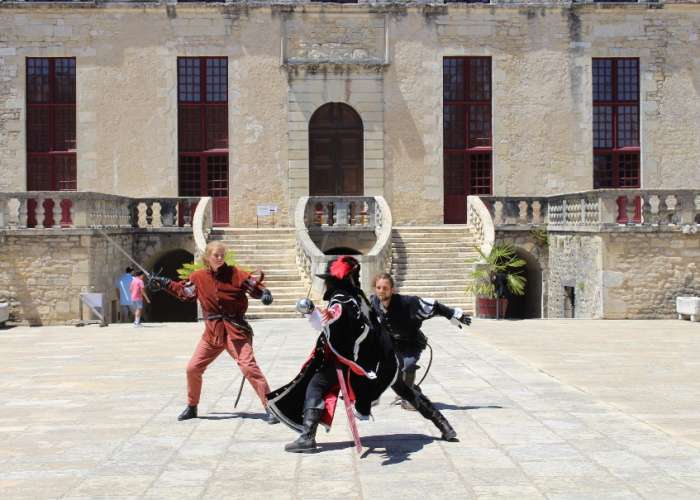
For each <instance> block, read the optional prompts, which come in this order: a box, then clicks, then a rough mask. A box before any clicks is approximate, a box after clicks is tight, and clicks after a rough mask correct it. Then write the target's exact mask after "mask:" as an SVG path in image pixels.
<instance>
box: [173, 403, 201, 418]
mask: <svg viewBox="0 0 700 500" xmlns="http://www.w3.org/2000/svg"><path fill="white" fill-rule="evenodd" d="M191 418H197V405H195V406H188V407H187V408H185V410H184V411H183V412H182V413H180V415H179V416H178V417H177V419H178V420H189V419H191Z"/></svg>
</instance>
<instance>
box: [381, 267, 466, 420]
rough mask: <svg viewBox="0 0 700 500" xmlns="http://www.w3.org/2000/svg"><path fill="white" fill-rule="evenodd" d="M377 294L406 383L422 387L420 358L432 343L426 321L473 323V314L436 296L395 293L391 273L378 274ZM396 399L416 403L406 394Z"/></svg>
mask: <svg viewBox="0 0 700 500" xmlns="http://www.w3.org/2000/svg"><path fill="white" fill-rule="evenodd" d="M373 288H374V295H372V297H371V299H370V302H371V304H372V309H374V311H375V313H376V314H377V319H378V320H379V323H380V324H381V327H382V329H383V330H384V331H385V332H386V333H387V334H388V335H389V336H390V337H391V339H392V342H393V343H394V350H395V351H396V355H397V356H398V358H399V363H400V365H401V366H400V368H401V376H402V378H403V380H404V382H406V385H407V386H409V387H411V388H414V389H417V390H420V389H418V386H416V385H415V380H416V370H417V369H418V368H419V367H418V360H419V359H420V355H421V353H422V352H423V350H424V349H425V348H426V346H427V345H428V339H427V338H426V337H425V335H424V334H423V332H422V331H421V329H420V328H421V326H422V324H423V321H425V320H426V319H429V318H432V317H433V316H443V317H445V318H447V319H449V320H450V321H451V322H452V323H454V324H456V325H457V326H458V327H459V328H462V325H470V324H471V322H472V320H471V318H470V317H469V316H468V315H467V314H466V313H465V312H464V311H462V310H461V309H460V308H454V309H453V308H451V307H447V306H446V305H444V304H441V303H440V302H438V301H436V300H432V299H422V298H420V297H416V296H414V295H401V294H398V293H395V290H394V279H393V278H392V277H391V275H390V274H387V273H382V274H379V275H377V276H376V277H375V278H374V284H373ZM396 403H400V404H401V407H402V408H404V409H406V410H413V409H414V408H413V406H412V405H411V404H410V403H409V402H408V401H406V400H404V399H402V398H400V397H399V398H397V399H396Z"/></svg>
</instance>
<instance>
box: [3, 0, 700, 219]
mask: <svg viewBox="0 0 700 500" xmlns="http://www.w3.org/2000/svg"><path fill="white" fill-rule="evenodd" d="M699 26H700V7H699V6H698V4H690V3H688V4H675V3H669V4H659V5H645V4H625V5H609V4H607V5H598V4H574V5H557V4H548V5H539V6H523V5H512V6H511V5H479V4H451V5H439V6H420V5H417V6H410V7H406V6H399V5H385V6H381V5H324V4H308V3H307V4H304V5H298V4H296V5H295V4H292V5H285V6H270V5H265V4H262V3H261V4H247V3H245V4H231V5H203V4H177V5H160V4H158V3H142V4H139V3H132V4H126V3H109V2H107V3H100V4H99V6H98V7H95V6H94V5H91V4H84V5H79V4H70V5H67V4H53V5H50V4H31V3H21V4H20V3H14V4H9V3H2V4H0V33H2V39H0V167H1V168H2V171H3V172H4V175H3V176H2V177H0V191H16V190H20V191H21V190H23V189H24V188H25V164H26V153H25V149H26V146H25V141H26V138H25V128H24V124H25V118H26V110H25V72H26V67H25V58H26V57H36V56H42V57H58V56H71V57H76V61H77V92H78V98H77V103H78V104H77V119H78V136H77V158H78V189H79V190H83V191H85V190H93V191H100V192H108V193H115V194H123V195H130V196H167V195H176V194H177V89H176V82H177V74H176V64H177V57H178V56H227V57H228V60H229V138H230V153H229V160H230V174H229V188H230V210H231V218H230V221H231V225H241V226H245V225H247V226H252V225H254V224H255V205H256V204H258V203H262V204H271V203H274V204H277V205H279V207H280V212H279V214H278V215H279V220H280V221H281V222H282V223H284V224H287V225H289V224H291V220H290V216H291V215H290V214H291V212H292V210H290V207H293V206H294V204H295V202H296V199H297V198H298V196H300V195H303V194H308V165H307V164H306V163H305V162H306V161H308V158H307V157H305V156H304V151H303V148H304V144H305V143H306V142H305V137H304V133H305V129H304V126H305V124H306V123H308V122H305V120H308V116H309V113H310V111H309V109H311V108H313V109H315V108H314V107H317V106H318V105H320V104H323V103H325V102H331V101H341V102H347V103H349V104H351V105H352V106H354V107H356V109H357V110H358V112H359V113H360V115H361V116H362V118H363V122H365V124H366V128H365V131H366V135H365V138H366V141H367V142H366V143H365V187H366V193H365V194H368V195H371V194H381V195H384V196H385V197H386V199H387V201H388V202H389V204H390V206H391V207H392V211H393V213H394V220H395V222H396V223H397V224H414V223H415V224H431V223H433V224H434V223H440V222H442V212H443V206H442V205H443V201H442V199H443V173H442V168H443V167H442V158H443V152H442V132H441V131H442V119H443V117H442V58H443V57H445V56H490V57H491V58H492V68H493V70H492V84H493V120H492V128H493V138H494V144H493V148H494V152H493V192H494V194H498V195H544V194H555V193H561V192H571V191H581V190H587V189H590V188H591V187H592V154H591V151H592V126H591V122H592V105H591V96H592V89H591V58H593V57H620V56H629V57H639V58H640V63H641V113H642V116H641V126H642V130H641V137H642V187H644V188H647V189H658V188H680V187H686V186H688V185H689V184H690V185H698V184H700V168H698V166H699V165H700V134H697V130H696V129H697V123H700V77H698V75H700V44H699V43H698V40H699V37H700V28H699ZM339 27H342V29H340V30H339V29H338V28H339ZM382 33H383V34H385V35H387V34H388V36H385V38H384V39H382V36H381V34H382ZM360 35H362V36H360ZM365 35H366V36H365ZM387 41H388V43H387ZM385 45H386V46H385ZM285 50H286V52H285ZM326 56H327V57H328V59H329V61H334V62H332V64H331V63H329V65H326V67H325V69H323V68H318V67H317V68H310V67H306V68H305V69H304V71H300V72H296V71H290V68H289V66H290V64H289V63H300V64H301V63H304V64H311V65H313V62H314V61H317V60H323V59H324V58H325V57H326ZM285 57H286V60H285ZM376 61H381V62H379V63H376ZM321 66H323V65H321ZM368 66H372V67H368ZM308 69H313V71H311V72H310V71H307V70H308ZM309 75H312V76H309ZM324 75H325V76H324ZM116 103H118V105H117V104H116ZM295 106H298V109H297V108H295ZM307 108H309V109H307ZM313 109H311V112H312V111H313ZM369 141H372V142H371V143H370V142H369ZM304 172H306V179H305V178H304ZM305 189H306V190H307V192H304V190H305Z"/></svg>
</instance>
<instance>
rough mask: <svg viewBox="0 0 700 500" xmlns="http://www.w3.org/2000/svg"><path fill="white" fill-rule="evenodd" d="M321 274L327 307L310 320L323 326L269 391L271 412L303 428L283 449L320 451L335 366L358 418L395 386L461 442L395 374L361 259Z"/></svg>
mask: <svg viewBox="0 0 700 500" xmlns="http://www.w3.org/2000/svg"><path fill="white" fill-rule="evenodd" d="M318 276H319V277H320V278H322V279H324V281H325V287H326V291H325V294H324V297H323V298H324V300H326V301H327V308H326V309H324V310H321V311H318V314H315V315H310V318H309V319H310V320H311V321H312V325H314V326H315V327H316V329H322V331H321V333H320V335H319V336H318V338H317V340H316V344H315V346H314V348H313V351H312V352H311V355H310V356H309V358H308V359H307V360H306V362H305V363H304V364H303V366H302V369H301V371H300V372H299V374H298V375H297V376H296V377H294V379H293V380H292V381H291V382H289V383H288V384H286V385H284V386H282V387H280V388H279V389H276V390H274V391H272V392H270V393H269V394H268V395H267V399H268V405H269V409H270V411H271V412H272V413H274V414H275V415H276V416H277V418H279V419H280V421H281V422H283V423H284V424H286V425H287V426H289V427H291V428H292V429H294V430H296V431H297V432H299V433H300V435H299V438H298V439H296V440H295V441H293V442H291V443H289V444H287V445H286V446H285V450H286V451H289V452H295V453H312V452H316V451H318V450H319V448H318V447H317V445H316V430H317V428H318V425H319V424H320V425H323V426H325V427H326V428H330V425H331V423H332V421H333V415H334V411H335V406H336V403H337V399H338V392H339V383H338V377H337V372H336V367H339V368H340V369H341V371H342V375H343V377H344V378H345V381H346V384H347V387H348V392H349V399H350V400H351V402H352V403H353V405H354V411H355V415H356V416H357V417H358V418H359V419H361V420H366V419H368V418H369V415H370V410H371V406H372V403H373V402H375V401H377V400H378V399H379V396H380V395H381V394H382V393H383V392H384V391H385V390H386V389H387V388H388V387H389V386H391V387H392V389H393V390H394V391H395V392H396V393H397V394H398V395H400V396H401V397H402V398H404V399H406V400H407V401H410V402H411V404H413V406H414V407H415V408H416V409H417V410H418V412H419V413H420V414H421V415H423V416H424V417H425V418H427V419H429V420H430V421H431V422H433V423H434V424H435V426H436V427H437V428H438V429H439V430H440V432H441V433H442V438H443V439H445V440H446V441H457V433H456V432H455V430H454V429H453V428H452V426H451V425H450V424H449V422H448V421H447V420H446V419H445V417H444V416H443V415H442V414H441V413H440V412H439V411H438V410H437V408H435V406H434V405H433V404H432V403H431V402H430V400H429V399H428V398H427V397H426V396H425V395H423V394H422V393H421V392H420V391H417V390H414V389H412V388H410V387H408V386H407V385H406V384H405V383H404V381H403V379H402V378H401V377H398V376H397V375H398V368H399V362H398V360H397V357H396V354H395V352H394V349H393V345H392V342H391V338H389V336H387V335H386V334H384V333H383V332H382V330H381V328H379V326H378V324H377V322H376V319H373V313H372V310H371V307H370V305H369V301H368V300H367V297H366V296H365V294H364V293H363V292H362V290H361V289H360V286H359V283H360V263H359V262H358V261H357V259H355V258H354V257H350V256H340V257H337V258H335V259H333V260H332V261H331V262H329V263H328V265H327V267H326V272H325V273H323V274H319V275H318ZM314 323H315V324H314Z"/></svg>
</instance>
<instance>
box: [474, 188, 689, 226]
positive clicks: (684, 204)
mask: <svg viewBox="0 0 700 500" xmlns="http://www.w3.org/2000/svg"><path fill="white" fill-rule="evenodd" d="M475 198H478V199H479V200H480V202H481V203H482V204H483V205H484V206H485V207H486V209H487V210H488V213H489V215H490V216H491V220H492V223H493V225H494V226H495V227H497V228H500V229H503V228H507V229H514V230H515V229H528V228H530V227H533V226H539V225H547V227H548V228H550V229H559V230H574V231H575V230H590V229H595V230H620V229H623V228H625V229H629V228H644V229H647V230H652V229H664V230H678V231H683V232H696V231H698V228H699V227H700V190H692V189H674V190H640V189H624V190H623V189H599V190H593V191H584V192H580V193H570V194H564V195H556V196H540V197H532V196H529V197H528V196H509V197H504V196H479V197H475V196H470V197H469V198H468V206H470V208H469V209H468V218H469V219H468V220H469V223H470V224H471V225H472V226H474V227H482V226H483V225H484V222H483V219H484V217H483V214H482V216H478V211H477V210H473V209H472V208H471V207H472V206H475V200H474V199H475Z"/></svg>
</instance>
